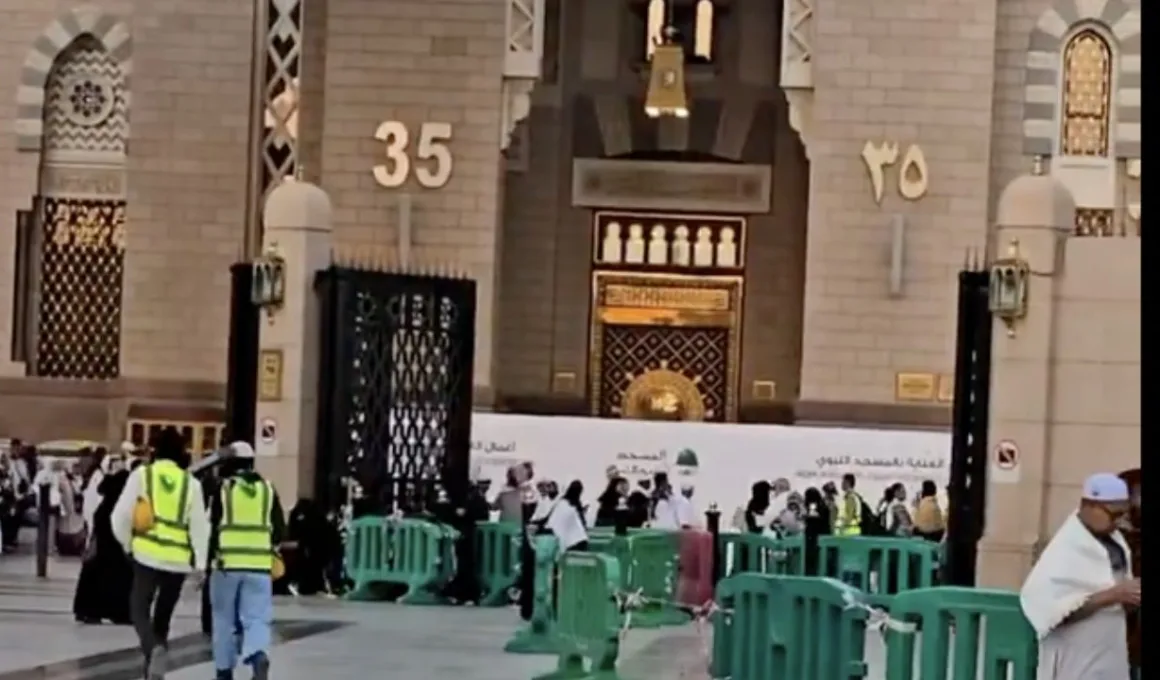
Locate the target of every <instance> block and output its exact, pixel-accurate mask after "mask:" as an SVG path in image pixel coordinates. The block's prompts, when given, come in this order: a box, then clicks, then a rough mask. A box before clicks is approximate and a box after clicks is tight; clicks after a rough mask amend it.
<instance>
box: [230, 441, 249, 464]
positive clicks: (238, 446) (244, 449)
mask: <svg viewBox="0 0 1160 680" xmlns="http://www.w3.org/2000/svg"><path fill="white" fill-rule="evenodd" d="M230 453H232V454H233V456H234V458H241V459H243V460H246V459H249V458H253V457H254V447H252V446H250V445H249V443H247V442H243V441H236V442H234V443H232V444H230Z"/></svg>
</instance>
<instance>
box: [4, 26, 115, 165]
mask: <svg viewBox="0 0 1160 680" xmlns="http://www.w3.org/2000/svg"><path fill="white" fill-rule="evenodd" d="M82 35H91V36H92V37H93V38H94V39H96V40H97V41H98V42H100V43H101V45H102V46H103V47H104V48H105V50H106V51H107V52H108V54H109V56H110V57H111V58H112V59H113V60H114V61H115V62H116V63H117V64H118V66H119V67H120V70H121V77H122V79H123V82H124V88H125V95H124V96H125V99H126V105H127V104H128V97H129V78H130V75H131V74H132V71H133V61H132V57H133V40H132V36H131V35H130V33H129V28H128V26H127V25H126V24H125V23H124V22H123V21H121V20H120V19H118V18H117V17H115V16H113V15H110V14H108V13H106V12H104V11H102V10H101V9H99V8H98V7H95V6H93V5H82V6H81V7H76V8H74V9H72V10H70V11H68V12H65V13H64V14H62V15H61V16H59V17H57V19H56V20H55V21H53V22H52V23H51V24H49V25H48V27H47V28H45V29H44V32H43V33H41V35H40V37H39V38H37V39H36V41H34V42H33V43H32V47H31V48H30V49H29V50H28V53H27V54H26V55H25V57H24V66H23V68H21V71H20V85H19V87H18V88H17V90H16V123H15V126H14V127H15V132H16V148H17V149H18V150H20V151H36V152H39V151H40V148H41V141H42V137H43V135H44V101H45V94H44V88H45V85H46V84H47V82H48V75H49V72H50V71H51V70H52V67H53V64H54V63H55V62H56V60H57V57H58V56H59V55H60V54H61V52H63V51H64V50H65V49H67V48H68V46H69V45H71V44H72V43H73V42H74V41H75V40H76V39H77V38H79V37H81V36H82Z"/></svg>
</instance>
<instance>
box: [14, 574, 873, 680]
mask: <svg viewBox="0 0 1160 680" xmlns="http://www.w3.org/2000/svg"><path fill="white" fill-rule="evenodd" d="M77 570H78V565H77V563H76V562H74V561H54V562H53V563H52V564H51V565H50V573H49V578H48V579H47V580H41V579H37V578H36V577H35V576H34V575H33V574H34V564H33V562H32V560H31V558H30V557H28V556H23V555H20V556H4V557H0V680H137V679H138V678H140V672H139V661H138V659H137V656H136V653H135V652H133V651H123V650H132V648H133V647H134V645H135V638H134V636H133V633H132V631H131V630H130V629H129V628H126V627H115V626H109V625H104V626H80V625H77V624H76V623H74V622H73V618H72V613H71V606H72V592H73V584H74V582H75V579H76V574H77ZM197 607H198V602H197V600H196V597H195V595H194V593H189V594H187V597H186V598H185V599H184V600H183V602H182V604H181V606H180V608H179V609H178V613H177V616H176V618H175V621H174V630H173V642H172V645H173V652H172V653H171V658H172V659H173V660H174V661H175V665H177V664H182V663H183V662H187V663H188V665H187V666H186V667H184V668H182V669H180V670H177V671H176V672H171V673H170V674H169V675H168V676H167V678H168V679H169V680H209V679H210V678H212V676H213V670H212V666H211V664H210V663H208V661H209V656H208V652H207V649H206V646H205V642H204V640H203V639H202V638H201V635H200V633H199V632H198V629H199V624H198V617H197V612H198V609H197ZM276 619H277V621H278V622H279V626H278V634H279V638H280V639H281V640H282V641H281V642H280V644H279V645H278V646H277V647H276V648H275V650H274V652H273V654H272V657H273V660H274V671H275V672H274V673H273V677H275V678H276V679H277V680H307V679H308V678H309V679H310V680H315V679H317V678H323V677H325V678H327V679H328V680H347V679H349V680H366V678H368V677H377V678H384V679H386V680H390V679H392V678H399V679H402V678H407V679H412V678H422V679H423V680H523V679H525V678H526V679H529V680H530V679H531V678H532V677H533V676H535V675H538V674H541V673H546V672H548V671H550V670H552V669H553V665H554V661H555V660H554V658H552V657H545V656H520V655H514V654H506V653H504V652H503V651H502V648H503V645H504V643H505V642H506V641H507V640H508V638H509V637H510V636H511V634H512V633H513V631H515V630H516V629H517V627H518V626H519V625H520V622H519V619H518V617H517V615H516V613H515V612H514V611H512V610H510V609H474V608H451V607H432V608H425V607H404V606H399V605H391V604H381V603H352V602H342V601H337V600H327V599H314V598H299V599H279V601H278V605H277V612H276ZM867 643H868V648H869V649H870V650H871V654H870V657H871V658H872V659H873V661H872V663H871V668H872V670H871V672H870V674H869V676H868V677H869V678H870V679H871V680H878V679H880V678H882V677H883V675H882V671H881V670H880V668H881V664H880V662H879V661H878V659H880V658H881V639H880V637H879V636H878V635H877V634H876V633H873V634H871V635H870V636H869V638H868V640H867ZM709 644H710V641H709V639H708V634H707V632H706V633H705V634H704V635H702V633H701V632H699V631H698V630H697V629H696V628H695V627H694V626H692V625H689V626H686V627H684V628H679V629H672V628H669V629H662V630H653V631H645V630H633V631H631V632H630V633H629V635H628V638H627V640H626V643H625V649H624V651H623V654H622V657H621V658H622V663H621V667H620V671H621V672H620V675H621V676H622V678H624V680H655V679H656V678H666V679H667V680H707V674H706V672H705V670H704V669H705V663H706V655H707V650H708V646H709ZM82 657H89V658H87V659H84V660H79V661H78V659H82ZM246 677H248V673H239V678H246Z"/></svg>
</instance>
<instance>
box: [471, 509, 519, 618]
mask: <svg viewBox="0 0 1160 680" xmlns="http://www.w3.org/2000/svg"><path fill="white" fill-rule="evenodd" d="M522 533H523V528H522V527H521V526H520V525H519V524H516V523H512V522H480V523H479V524H477V525H476V529H475V565H476V576H477V577H478V579H479V587H480V589H481V594H480V600H479V604H480V606H481V607H502V606H504V605H506V604H508V602H509V597H508V592H509V591H510V590H511V589H512V588H514V587H515V586H516V584H517V583H518V581H519V577H520V543H521V540H522Z"/></svg>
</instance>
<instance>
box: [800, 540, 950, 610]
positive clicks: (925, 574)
mask: <svg viewBox="0 0 1160 680" xmlns="http://www.w3.org/2000/svg"><path fill="white" fill-rule="evenodd" d="M818 551H819V553H820V556H819V571H820V574H819V575H822V576H828V577H831V578H836V579H838V580H839V581H842V582H843V583H846V584H848V585H851V586H853V587H855V588H857V589H858V590H861V591H863V592H864V593H865V594H866V598H867V600H868V601H869V602H871V603H872V604H874V605H877V606H886V605H888V604H890V600H891V597H892V596H893V595H894V594H895V593H900V592H903V591H907V590H915V589H918V588H930V587H931V586H933V585H934V583H935V576H936V571H937V569H938V566H939V556H940V548H939V546H938V544H936V543H932V542H930V541H923V540H919V539H907V538H872V537H866V536H822V537H821V538H819V539H818Z"/></svg>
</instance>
